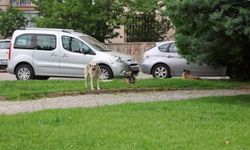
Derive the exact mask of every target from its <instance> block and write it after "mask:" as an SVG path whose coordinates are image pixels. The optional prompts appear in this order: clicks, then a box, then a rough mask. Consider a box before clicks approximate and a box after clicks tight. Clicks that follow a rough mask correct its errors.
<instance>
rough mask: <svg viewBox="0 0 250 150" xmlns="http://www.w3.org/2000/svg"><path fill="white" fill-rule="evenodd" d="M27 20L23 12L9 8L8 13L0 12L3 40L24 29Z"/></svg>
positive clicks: (0, 30)
mask: <svg viewBox="0 0 250 150" xmlns="http://www.w3.org/2000/svg"><path fill="white" fill-rule="evenodd" d="M25 24H26V18H25V16H24V14H23V13H22V11H20V10H18V9H16V8H13V7H9V8H8V9H7V10H6V11H1V12H0V35H1V36H2V37H3V38H7V37H11V36H12V34H13V32H14V31H15V30H16V29H19V28H20V27H24V26H25Z"/></svg>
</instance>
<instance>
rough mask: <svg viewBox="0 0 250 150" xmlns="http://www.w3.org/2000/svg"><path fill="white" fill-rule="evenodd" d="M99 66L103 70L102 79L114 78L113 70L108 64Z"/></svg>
mask: <svg viewBox="0 0 250 150" xmlns="http://www.w3.org/2000/svg"><path fill="white" fill-rule="evenodd" d="M99 66H100V70H101V75H100V79H101V80H108V79H111V78H113V72H112V70H111V69H110V68H109V67H108V66H106V65H99Z"/></svg>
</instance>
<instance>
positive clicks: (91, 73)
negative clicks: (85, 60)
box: [84, 63, 101, 90]
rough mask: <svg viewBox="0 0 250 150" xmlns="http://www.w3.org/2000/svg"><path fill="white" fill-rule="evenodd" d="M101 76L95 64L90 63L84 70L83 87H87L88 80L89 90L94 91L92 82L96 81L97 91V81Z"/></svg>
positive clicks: (98, 88)
mask: <svg viewBox="0 0 250 150" xmlns="http://www.w3.org/2000/svg"><path fill="white" fill-rule="evenodd" d="M100 75H101V69H100V67H99V65H98V64H97V63H90V64H87V65H86V68H85V70H84V78H85V87H86V88H87V87H88V83H87V82H88V80H90V87H91V90H94V87H93V80H94V81H96V85H97V90H100V87H99V80H100Z"/></svg>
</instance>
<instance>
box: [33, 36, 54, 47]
mask: <svg viewBox="0 0 250 150" xmlns="http://www.w3.org/2000/svg"><path fill="white" fill-rule="evenodd" d="M35 39H36V49H38V50H48V51H50V50H54V49H55V48H56V36H55V35H46V34H44V35H43V34H38V35H36V38H35Z"/></svg>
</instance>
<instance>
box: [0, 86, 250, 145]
mask: <svg viewBox="0 0 250 150" xmlns="http://www.w3.org/2000/svg"><path fill="white" fill-rule="evenodd" d="M54 82H56V81H54ZM249 139H250V95H247V96H231V97H207V98H199V99H192V100H186V101H170V102H152V103H142V104H122V105H116V106H104V107H97V108H85V109H80V108H79V109H63V110H62V109H61V110H60V109H59V110H46V111H40V112H35V113H24V114H18V115H11V116H3V115H2V116H0V149H3V150H13V149H19V150H29V149H31V150H33V149H36V150H46V149H53V150H64V149H65V150H68V149H72V150H74V149H75V150H79V149H81V150H82V149H86V150H91V149H93V150H112V149H114V150H131V149H135V150H145V149H148V150H163V149H164V150H165V149H169V150H183V149H185V150H203V149H204V150H217V149H218V150H236V149H239V150H240V149H242V150H248V149H250V140H249Z"/></svg>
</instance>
